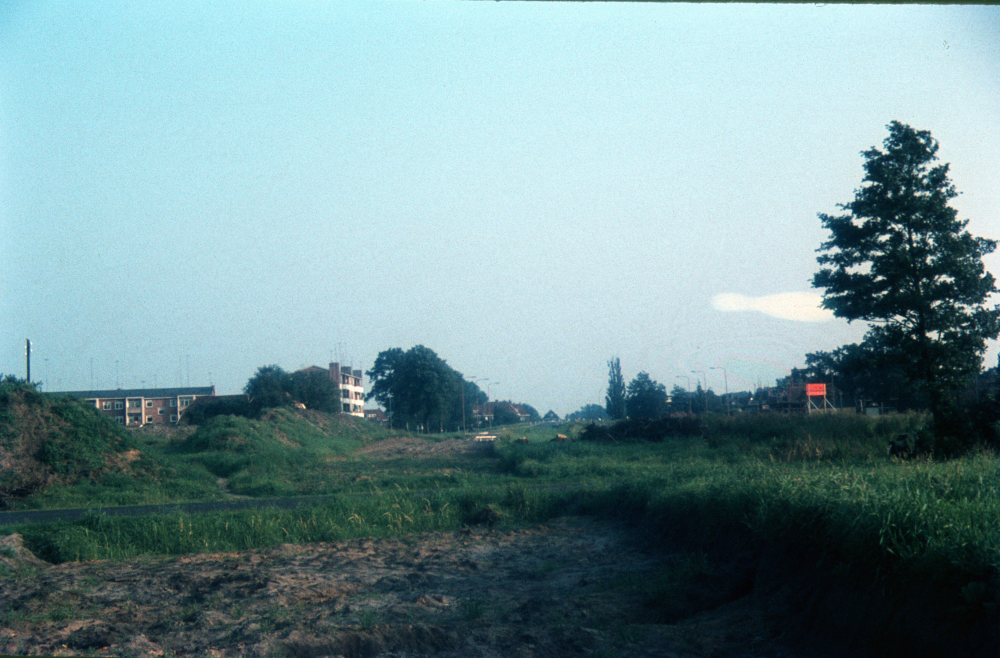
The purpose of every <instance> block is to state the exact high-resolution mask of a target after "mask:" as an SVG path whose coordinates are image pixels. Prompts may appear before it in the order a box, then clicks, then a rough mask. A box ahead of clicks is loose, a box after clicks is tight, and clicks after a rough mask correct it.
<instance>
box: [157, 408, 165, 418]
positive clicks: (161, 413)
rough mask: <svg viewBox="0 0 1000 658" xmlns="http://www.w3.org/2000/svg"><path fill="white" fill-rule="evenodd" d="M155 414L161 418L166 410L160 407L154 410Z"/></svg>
mask: <svg viewBox="0 0 1000 658" xmlns="http://www.w3.org/2000/svg"><path fill="white" fill-rule="evenodd" d="M156 413H158V414H160V415H161V416H162V415H164V414H165V413H167V410H166V409H164V408H162V407H161V408H159V409H157V410H156Z"/></svg>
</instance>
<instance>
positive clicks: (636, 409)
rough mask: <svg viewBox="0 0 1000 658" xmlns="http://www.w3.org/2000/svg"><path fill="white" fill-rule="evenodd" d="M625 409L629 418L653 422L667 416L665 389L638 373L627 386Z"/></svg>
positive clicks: (646, 374)
mask: <svg viewBox="0 0 1000 658" xmlns="http://www.w3.org/2000/svg"><path fill="white" fill-rule="evenodd" d="M625 409H626V411H627V412H628V417H629V418H642V419H648V420H655V419H657V418H662V417H663V416H665V415H666V414H667V388H666V386H664V385H663V384H659V383H657V382H656V380H653V379H650V377H649V374H648V373H645V372H640V373H639V374H638V375H636V376H635V379H633V380H632V381H631V382H630V383H629V385H628V394H627V395H626V396H625Z"/></svg>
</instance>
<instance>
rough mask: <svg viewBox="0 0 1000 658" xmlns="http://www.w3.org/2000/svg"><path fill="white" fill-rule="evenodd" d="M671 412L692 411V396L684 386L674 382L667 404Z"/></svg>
mask: <svg viewBox="0 0 1000 658" xmlns="http://www.w3.org/2000/svg"><path fill="white" fill-rule="evenodd" d="M667 408H668V410H669V411H670V412H671V413H691V412H692V411H694V398H693V396H692V395H691V393H690V392H689V391H688V390H687V389H686V388H684V387H682V386H680V385H678V384H674V387H673V388H672V389H670V401H669V403H668V406H667Z"/></svg>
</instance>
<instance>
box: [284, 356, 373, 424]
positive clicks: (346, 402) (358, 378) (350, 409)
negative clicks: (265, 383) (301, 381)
mask: <svg viewBox="0 0 1000 658" xmlns="http://www.w3.org/2000/svg"><path fill="white" fill-rule="evenodd" d="M298 372H325V373H327V375H328V376H329V377H330V380H331V381H332V382H333V383H334V384H336V385H337V388H339V389H340V402H341V411H342V412H343V413H345V414H350V415H352V416H357V417H358V418H364V417H365V386H364V374H363V373H362V372H361V371H360V370H352V369H351V367H350V366H341V365H340V364H339V363H331V364H330V367H329V368H328V369H324V368H320V367H319V366H309V367H308V368H303V369H302V370H299V371H298Z"/></svg>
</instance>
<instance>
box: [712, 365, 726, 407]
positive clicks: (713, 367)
mask: <svg viewBox="0 0 1000 658" xmlns="http://www.w3.org/2000/svg"><path fill="white" fill-rule="evenodd" d="M708 369H709V370H721V371H722V380H723V381H724V382H725V383H726V415H727V416H728V415H729V375H728V373H726V369H725V368H723V367H722V366H719V367H718V368H716V367H715V366H709V367H708Z"/></svg>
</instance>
